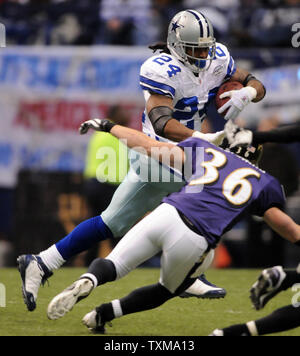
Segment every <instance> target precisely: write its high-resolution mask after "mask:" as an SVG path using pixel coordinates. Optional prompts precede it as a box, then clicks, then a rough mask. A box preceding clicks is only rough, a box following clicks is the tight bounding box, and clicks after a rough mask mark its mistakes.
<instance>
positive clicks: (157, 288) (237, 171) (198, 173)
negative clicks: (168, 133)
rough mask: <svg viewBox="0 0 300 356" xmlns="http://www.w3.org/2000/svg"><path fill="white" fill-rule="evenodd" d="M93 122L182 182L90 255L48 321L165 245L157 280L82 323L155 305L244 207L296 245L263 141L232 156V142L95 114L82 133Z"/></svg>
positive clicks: (196, 269) (297, 233)
mask: <svg viewBox="0 0 300 356" xmlns="http://www.w3.org/2000/svg"><path fill="white" fill-rule="evenodd" d="M95 125H96V127H97V129H98V130H103V131H106V132H110V133H111V134H112V135H114V136H116V137H117V138H119V139H125V140H126V142H127V145H128V147H130V148H134V149H136V150H139V151H140V152H143V153H144V154H147V155H149V156H151V157H152V158H153V159H156V160H158V161H160V162H161V164H165V163H166V162H168V164H170V165H171V166H172V167H174V168H176V169H181V171H182V172H183V175H184V178H185V182H186V183H185V185H184V186H183V187H182V189H181V190H180V191H179V192H178V193H172V194H170V195H169V196H167V197H165V198H164V199H163V200H162V204H161V205H160V206H159V207H158V208H156V209H155V210H154V211H153V212H152V213H151V214H149V215H148V216H147V217H145V218H144V219H143V220H142V221H140V222H139V223H138V224H137V225H135V226H134V227H133V228H132V229H131V230H130V231H129V232H128V233H127V234H126V235H125V236H124V237H123V239H122V240H121V241H120V242H119V244H118V245H117V246H116V247H115V248H114V250H113V251H112V252H111V253H110V254H109V255H108V256H107V257H106V258H105V259H103V258H98V259H96V260H94V261H93V262H92V264H91V265H90V267H89V269H88V272H87V273H86V274H84V275H82V276H81V277H80V278H79V279H78V280H77V281H76V282H74V283H73V284H72V285H71V286H70V287H68V288H67V289H65V290H64V291H63V292H61V293H60V294H59V295H57V296H56V297H55V298H54V299H53V300H52V301H51V302H50V304H49V306H48V317H49V319H53V320H55V319H58V318H61V317H63V316H64V315H65V314H66V313H67V312H69V311H70V310H71V309H72V308H73V306H74V305H75V304H76V303H77V302H78V301H79V300H81V299H83V298H85V297H87V296H88V295H89V294H90V293H91V292H92V290H93V289H94V288H95V287H97V286H99V285H102V284H104V283H107V282H111V281H115V280H117V279H120V278H122V277H124V276H125V275H126V274H128V273H129V272H130V271H131V270H133V269H134V268H136V267H137V266H139V265H140V264H141V263H143V262H144V261H146V260H147V259H149V258H150V257H152V256H154V255H155V254H157V253H158V252H160V251H162V258H161V275H160V279H159V282H158V283H156V284H154V285H150V286H147V287H142V288H139V289H136V290H134V291H133V292H131V293H130V294H129V295H128V296H126V297H124V298H121V299H116V300H113V301H112V302H110V303H106V304H102V305H100V306H99V307H97V308H96V309H94V310H92V311H91V312H90V313H88V314H87V315H86V316H85V317H84V318H83V322H84V324H85V325H86V326H87V327H88V328H90V329H93V330H96V331H99V332H102V333H103V332H104V331H105V328H104V326H105V323H107V322H110V321H111V320H113V319H115V318H118V317H121V316H123V315H127V314H130V313H135V312H139V311H143V310H148V309H152V308H156V307H158V306H160V305H161V304H163V303H164V302H166V301H167V300H169V299H171V298H173V297H175V296H178V295H180V294H181V293H182V292H183V291H184V290H186V289H187V288H188V287H189V286H191V285H192V284H193V283H194V281H195V279H196V278H197V276H198V275H199V273H203V272H204V271H205V269H206V268H207V265H206V262H205V257H206V255H207V254H208V253H209V251H210V250H211V249H214V248H215V247H216V246H217V244H218V242H219V240H220V238H221V236H222V235H223V234H224V233H225V232H227V231H229V230H230V229H231V228H232V226H233V225H234V224H235V223H236V222H237V221H238V220H239V219H240V218H241V217H242V216H243V213H245V212H251V213H253V214H255V215H259V216H262V217H263V218H264V220H265V221H266V222H267V224H268V225H270V226H271V227H272V228H273V229H274V230H276V231H277V232H278V233H279V234H280V235H281V236H282V237H283V238H285V239H287V240H289V241H290V242H291V243H295V244H299V243H300V226H299V225H298V224H296V223H295V222H294V221H293V220H292V219H291V218H290V217H289V216H288V215H286V214H285V213H284V212H283V211H282V210H281V207H282V206H283V205H284V201H285V197H284V192H283V190H282V187H281V185H280V184H279V182H278V181H277V180H276V179H275V178H274V177H272V176H270V175H269V174H267V173H266V172H264V171H262V170H260V169H259V168H258V167H257V166H256V165H255V164H254V163H255V162H257V161H258V159H259V157H260V155H261V149H262V148H261V146H258V147H249V148H248V147H247V148H238V149H237V150H235V153H236V154H235V153H233V152H232V151H229V150H227V149H226V148H227V147H229V145H224V147H223V148H221V147H217V146H215V145H213V144H211V143H209V142H207V141H205V140H203V139H201V138H196V137H193V138H189V139H187V140H185V141H182V142H180V143H179V144H178V145H175V144H173V143H170V142H160V141H156V140H154V139H152V138H150V137H148V136H146V135H145V134H143V133H141V132H138V131H135V130H132V129H129V128H126V127H122V126H120V125H115V124H113V123H111V122H109V121H108V120H100V119H97V122H96V123H95V122H94V123H93V122H91V121H88V122H85V123H84V124H82V127H81V131H82V133H85V132H86V131H87V130H88V129H89V128H90V127H92V128H95Z"/></svg>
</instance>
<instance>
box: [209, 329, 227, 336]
mask: <svg viewBox="0 0 300 356" xmlns="http://www.w3.org/2000/svg"><path fill="white" fill-rule="evenodd" d="M208 336H224V331H223V330H222V329H215V330H214V331H213V332H212V333H211V334H209V335H208Z"/></svg>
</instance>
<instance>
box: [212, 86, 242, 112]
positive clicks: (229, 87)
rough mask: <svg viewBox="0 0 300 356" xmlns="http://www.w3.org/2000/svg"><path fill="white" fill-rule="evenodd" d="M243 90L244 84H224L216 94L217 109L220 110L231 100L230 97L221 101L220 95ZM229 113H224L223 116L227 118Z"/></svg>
mask: <svg viewBox="0 0 300 356" xmlns="http://www.w3.org/2000/svg"><path fill="white" fill-rule="evenodd" d="M241 88H243V84H241V83H240V82H237V81H228V82H225V83H223V84H222V85H221V86H220V88H219V89H218V91H217V94H216V99H215V101H216V107H217V109H219V108H220V107H221V106H223V105H224V104H225V103H227V101H228V100H230V98H229V97H227V98H224V99H220V95H221V94H223V93H225V92H226V91H230V90H239V89H241ZM227 111H228V109H227V110H226V111H224V112H223V113H222V114H221V115H222V116H225V115H226V112H227Z"/></svg>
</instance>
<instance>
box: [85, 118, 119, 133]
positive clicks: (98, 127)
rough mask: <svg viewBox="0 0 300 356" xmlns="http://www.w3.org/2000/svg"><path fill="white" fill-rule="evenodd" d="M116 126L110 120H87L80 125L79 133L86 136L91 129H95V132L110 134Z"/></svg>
mask: <svg viewBox="0 0 300 356" xmlns="http://www.w3.org/2000/svg"><path fill="white" fill-rule="evenodd" d="M114 125H115V124H114V123H112V122H111V121H109V120H108V119H92V120H87V121H85V122H84V123H82V124H81V125H80V127H79V133H80V134H81V135H84V134H86V133H87V132H88V131H89V129H93V130H95V131H103V132H110V130H111V129H112V128H113V126H114Z"/></svg>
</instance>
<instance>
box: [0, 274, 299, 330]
mask: <svg viewBox="0 0 300 356" xmlns="http://www.w3.org/2000/svg"><path fill="white" fill-rule="evenodd" d="M85 271H86V269H79V268H64V269H61V270H59V271H57V272H56V273H55V275H54V276H53V277H52V278H51V279H50V280H49V286H48V285H47V284H46V285H45V286H44V287H42V288H41V289H40V292H39V298H38V306H37V309H36V310H35V311H34V312H28V311H27V309H26V307H25V305H24V303H23V299H22V296H21V282H20V279H19V274H18V272H17V270H16V269H1V270H0V283H2V284H3V285H5V288H6V307H0V320H1V322H0V336H29V335H30V336H58V335H59V336H60V335H61V336H88V335H92V334H91V333H90V332H89V331H88V330H87V329H86V327H85V326H83V325H82V324H81V319H82V317H83V316H84V315H85V314H86V313H88V312H89V311H91V310H92V309H93V308H94V307H95V306H97V305H100V304H101V303H104V302H108V301H111V300H113V299H116V298H120V297H123V296H125V295H127V294H128V293H129V292H130V291H131V290H132V289H134V288H137V287H141V286H144V285H147V284H152V283H156V282H157V280H158V277H159V270H158V269H142V268H141V269H137V270H135V271H133V272H132V273H130V274H129V275H128V276H127V277H125V278H124V279H122V280H120V281H117V282H114V283H109V284H107V285H105V286H102V287H99V288H97V289H96V290H95V291H94V292H93V293H92V295H91V296H90V297H89V298H87V299H85V300H83V301H81V302H80V303H78V304H77V305H75V307H74V309H73V311H71V312H70V313H69V314H67V315H66V316H65V317H64V318H62V319H60V320H57V321H52V320H48V319H47V315H46V309H47V305H48V303H49V302H50V300H51V299H52V298H53V297H54V296H55V295H56V294H58V293H59V292H60V291H62V290H63V289H64V288H65V287H67V286H68V285H70V284H71V283H72V282H73V281H74V280H75V279H77V277H79V276H80V275H81V274H82V273H83V272H85ZM258 274H259V271H258V270H239V269H237V270H233V269H225V270H216V269H212V270H209V271H207V274H206V276H207V278H208V279H209V280H210V281H211V282H213V283H216V284H217V285H219V286H222V287H224V288H226V289H227V293H228V294H227V296H226V298H225V299H221V300H201V299H196V298H189V299H181V298H174V299H173V300H170V301H169V302H167V303H165V304H164V305H162V306H160V307H159V308H157V309H154V310H150V311H146V312H143V313H137V314H132V315H127V316H125V317H123V318H120V319H115V320H114V321H113V323H112V324H113V327H112V328H110V327H107V335H109V336H206V335H208V334H209V333H210V332H211V331H212V330H214V329H215V328H217V327H219V328H222V327H225V326H228V325H231V324H233V323H241V322H245V321H249V320H253V319H257V318H261V317H263V316H265V315H267V314H269V313H270V312H271V311H272V310H274V309H276V308H279V307H282V306H284V305H288V304H291V299H292V297H293V295H294V294H295V292H292V291H291V290H288V291H286V292H283V293H281V294H280V295H278V296H277V297H276V298H274V299H273V300H272V301H270V302H269V304H268V305H267V306H266V307H265V309H263V310H262V311H259V312H257V311H255V310H254V309H253V308H252V307H251V304H250V301H249V292H248V291H249V288H250V286H251V285H252V283H253V282H254V281H255V280H256V277H257V276H258ZM277 335H291V336H296V335H297V336H299V335H300V328H298V329H294V330H290V331H287V332H284V333H280V334H277Z"/></svg>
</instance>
